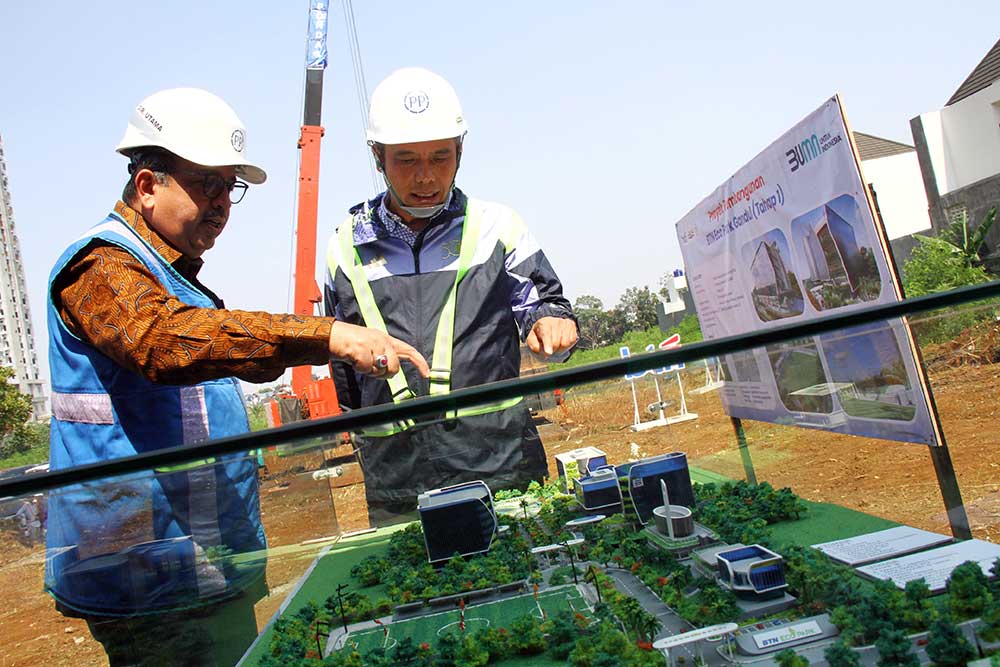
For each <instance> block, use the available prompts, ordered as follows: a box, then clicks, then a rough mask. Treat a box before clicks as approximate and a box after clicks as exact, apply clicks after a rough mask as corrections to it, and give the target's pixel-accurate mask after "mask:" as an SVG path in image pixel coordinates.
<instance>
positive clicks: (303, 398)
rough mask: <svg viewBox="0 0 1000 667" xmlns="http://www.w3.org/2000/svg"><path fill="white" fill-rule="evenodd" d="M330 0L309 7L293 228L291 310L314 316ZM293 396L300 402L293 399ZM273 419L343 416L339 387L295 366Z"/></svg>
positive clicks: (275, 402) (272, 406) (274, 405)
mask: <svg viewBox="0 0 1000 667" xmlns="http://www.w3.org/2000/svg"><path fill="white" fill-rule="evenodd" d="M328 9H329V0H312V2H311V3H310V7H309V32H308V37H307V39H308V46H307V49H306V81H305V94H304V95H303V105H302V106H303V110H302V128H301V131H300V134H299V141H298V148H299V150H300V151H301V154H300V157H299V188H298V193H299V195H298V207H297V211H298V214H297V218H296V226H295V269H294V275H295V291H294V304H293V308H294V310H293V312H294V313H295V314H296V315H305V316H311V315H314V314H315V312H316V305H317V304H318V303H320V302H321V301H322V295H321V293H320V290H319V286H318V285H317V284H316V227H317V219H318V210H319V164H320V143H321V140H322V138H323V133H324V130H323V126H322V124H321V123H322V109H323V71H324V70H325V69H326V62H327V48H326V36H327V18H328V17H327V14H328ZM295 400H298V401H299V404H298V405H296V404H295V403H294V401H295ZM269 407H270V409H269V415H268V417H269V419H268V421H269V423H270V424H271V425H273V426H278V425H280V424H282V423H286V422H288V421H295V420H296V419H300V418H303V417H306V418H309V419H317V418H320V417H329V416H332V415H338V414H340V405H339V403H338V401H337V390H336V388H335V386H334V384H333V380H332V379H330V378H323V379H321V380H313V379H312V368H311V367H310V366H296V367H295V368H293V369H292V385H291V395H287V394H286V395H284V396H279V398H278V399H275V400H273V401H272V402H271V404H270V406H269Z"/></svg>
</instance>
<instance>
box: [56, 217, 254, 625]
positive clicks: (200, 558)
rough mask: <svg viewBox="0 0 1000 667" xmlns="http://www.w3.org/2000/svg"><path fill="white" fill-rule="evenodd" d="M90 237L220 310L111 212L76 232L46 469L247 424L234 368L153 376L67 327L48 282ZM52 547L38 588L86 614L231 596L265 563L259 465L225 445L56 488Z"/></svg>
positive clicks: (184, 297) (158, 608)
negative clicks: (203, 456)
mask: <svg viewBox="0 0 1000 667" xmlns="http://www.w3.org/2000/svg"><path fill="white" fill-rule="evenodd" d="M95 239H100V240H101V241H103V242H105V243H110V244H113V245H115V246H118V247H120V248H123V249H124V250H127V251H128V252H129V253H131V254H132V255H133V256H135V257H136V258H137V259H138V260H139V261H141V262H142V263H143V264H144V265H145V266H146V267H147V268H148V269H149V270H150V271H152V273H153V274H154V275H155V276H156V277H157V278H158V279H159V281H160V282H161V283H162V284H163V285H164V287H165V288H166V289H167V291H169V292H171V293H172V294H174V295H175V296H177V298H179V299H180V300H181V301H183V302H184V303H187V304H190V305H192V306H196V307H200V308H214V307H216V306H215V304H214V302H213V301H212V300H211V299H210V298H209V297H208V296H206V295H205V294H204V293H202V292H201V291H199V290H198V289H197V288H195V287H194V286H193V285H192V284H191V283H190V282H189V281H187V280H186V279H184V278H183V277H182V276H181V275H180V274H179V273H177V271H176V270H175V269H174V268H173V267H171V266H170V265H169V264H168V263H167V261H166V260H165V259H164V258H163V257H162V256H161V255H160V254H159V253H157V252H156V251H155V250H153V248H152V247H151V246H150V245H149V244H148V243H146V242H145V241H144V240H143V239H142V238H141V237H140V236H139V235H138V234H137V233H136V232H135V231H134V230H133V229H132V227H130V226H129V225H128V224H127V223H126V222H125V220H124V219H123V218H122V217H121V216H120V215H119V214H117V213H112V214H110V215H109V216H108V217H107V218H106V219H105V220H104V221H103V222H102V223H101V224H99V225H97V226H96V227H94V228H93V229H91V230H90V231H88V232H87V233H86V234H85V235H84V236H83V237H81V238H80V239H78V240H77V241H76V242H75V243H73V244H72V245H71V246H70V247H69V248H68V249H67V250H66V251H65V252H64V253H63V254H62V256H61V257H60V258H59V260H58V261H57V262H56V265H55V268H54V269H53V271H52V274H51V276H50V278H49V299H48V326H49V362H50V366H51V375H52V415H53V417H52V424H51V441H50V459H49V465H50V468H51V469H52V470H59V469H63V468H72V467H74V466H79V465H84V464H88V463H96V462H100V461H106V460H108V459H114V458H118V457H122V456H132V455H135V454H139V453H143V452H149V451H153V450H157V449H163V448H165V447H173V446H177V445H182V444H183V445H186V444H193V443H195V442H199V441H204V440H208V439H212V438H221V437H225V436H230V435H236V434H240V433H245V432H246V431H247V430H249V424H248V421H247V414H246V407H245V404H244V402H243V393H242V391H241V389H240V386H239V382H238V381H237V380H236V379H235V378H224V379H221V380H213V381H208V382H202V383H200V384H197V385H192V386H173V385H162V384H155V383H153V382H150V381H149V380H146V379H145V378H143V377H142V376H140V375H138V374H136V373H135V372H133V371H131V370H128V369H125V368H122V367H121V366H119V365H118V364H116V363H115V362H114V361H112V360H111V359H109V358H108V357H107V356H105V355H104V354H102V353H101V352H99V351H98V350H97V349H95V348H94V347H92V346H91V345H89V344H88V343H86V342H84V341H82V340H80V339H79V338H77V337H76V336H75V335H73V334H72V333H71V332H70V331H69V330H68V329H67V328H66V326H65V324H64V323H63V321H62V318H61V317H60V316H59V313H58V311H57V309H56V307H55V305H54V304H53V301H52V288H53V285H54V283H55V281H56V278H57V277H58V276H59V274H60V273H61V272H62V271H63V270H64V269H65V268H66V266H67V265H68V264H69V263H70V262H71V261H72V260H73V259H74V258H75V257H76V256H77V255H78V254H79V253H80V252H81V251H82V250H83V249H84V248H85V247H86V246H87V245H88V244H89V243H91V242H92V241H93V240H95ZM122 335H126V332H122ZM47 546H48V553H47V558H46V570H45V588H46V590H48V591H49V592H50V593H51V594H52V595H53V597H55V598H56V600H58V601H59V602H60V603H61V604H63V605H64V606H66V607H68V608H70V609H72V610H75V611H78V612H81V613H84V614H96V615H110V616H119V615H131V614H136V613H153V612H162V611H172V610H178V609H184V608H188V607H193V606H200V605H204V604H210V603H213V602H216V601H219V600H222V599H225V598H228V597H231V596H233V595H235V594H236V593H238V592H240V591H241V590H243V589H245V588H247V587H248V586H250V585H251V584H253V583H255V582H257V581H258V580H259V579H260V577H261V576H263V573H264V549H265V548H266V542H265V539H264V529H263V526H262V525H261V521H260V508H259V498H258V490H257V466H256V464H255V462H254V459H253V458H249V457H244V456H240V455H231V456H226V457H222V458H219V459H215V460H213V461H199V462H196V463H193V464H190V465H186V466H174V467H171V468H169V469H163V470H156V471H152V470H150V471H145V472H142V473H137V474H130V475H127V476H122V477H115V478H109V479H102V480H100V481H97V482H91V483H85V484H77V485H73V486H69V487H64V488H62V489H56V490H54V491H52V493H51V495H50V498H49V518H48V531H47Z"/></svg>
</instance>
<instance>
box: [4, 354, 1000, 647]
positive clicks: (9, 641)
mask: <svg viewBox="0 0 1000 667" xmlns="http://www.w3.org/2000/svg"><path fill="white" fill-rule="evenodd" d="M990 347H992V345H990ZM963 350H964V351H963ZM963 355H964V356H963ZM928 357H929V358H928V359H927V362H928V367H929V368H931V369H932V370H931V380H932V388H933V391H934V395H935V398H936V402H937V407H938V410H939V412H940V415H941V421H942V424H943V427H944V431H945V434H946V436H947V441H948V447H949V451H950V454H951V458H952V461H953V462H954V467H955V470H956V473H957V478H958V483H959V486H960V488H961V492H962V496H963V498H964V501H965V506H966V511H967V513H968V517H969V521H970V523H971V526H972V530H973V535H974V536H975V537H977V538H979V539H984V540H988V541H991V542H997V543H1000V446H998V445H1000V435H998V432H997V429H996V428H995V421H996V418H997V414H996V413H997V398H996V397H997V394H998V389H1000V364H993V363H982V362H983V361H987V360H992V359H996V358H997V357H996V356H995V354H993V351H992V350H988V351H986V352H984V351H983V350H982V347H981V346H980V347H977V348H975V349H972V350H970V349H969V348H968V345H967V344H966V345H965V346H963V345H961V344H958V345H954V346H951V347H948V346H945V347H944V348H942V349H941V350H937V351H930V354H929V355H928ZM975 364H982V365H975ZM684 382H685V388H686V389H687V390H689V393H688V394H687V405H688V410H689V411H691V412H694V413H697V414H698V418H697V419H694V420H691V421H687V422H683V423H679V424H675V425H671V426H663V427H658V428H655V429H651V430H648V431H643V432H633V431H631V430H630V429H629V426H630V425H631V424H632V422H633V405H632V398H631V393H630V390H629V386H628V384H627V383H625V382H624V381H620V382H619V381H610V382H605V383H601V384H599V385H595V386H592V387H582V388H575V389H573V390H570V391H569V392H568V394H567V402H566V405H565V406H564V407H561V408H554V409H551V410H548V411H546V412H545V413H543V414H544V417H546V418H547V419H548V420H549V421H550V422H551V423H548V424H545V425H543V426H542V427H541V429H540V431H541V433H542V437H543V440H544V442H545V445H546V450H547V453H548V455H549V458H550V472H551V473H552V474H554V473H555V463H554V460H553V458H552V457H554V456H555V455H556V454H558V453H560V452H565V451H568V450H571V449H574V448H577V447H581V446H586V445H592V446H595V447H599V448H601V449H603V450H604V451H606V452H607V453H608V456H609V459H610V460H611V461H613V462H621V461H625V460H627V459H628V458H629V457H630V456H631V454H632V450H633V444H634V445H635V446H636V447H637V449H638V451H639V454H640V456H648V455H653V454H658V453H663V452H670V451H684V452H686V453H687V455H688V459H689V461H690V463H691V465H693V466H696V467H699V468H703V469H707V470H711V471H713V472H717V473H720V474H722V475H726V476H729V477H733V478H737V479H738V478H742V477H743V466H742V463H741V460H740V456H739V453H738V450H737V447H736V440H735V437H734V433H733V429H732V425H731V422H730V420H729V418H728V417H726V415H725V414H724V413H723V411H722V407H721V404H720V402H719V398H718V395H717V393H715V392H709V393H705V394H701V395H698V394H692V393H690V390H691V389H695V388H697V387H698V386H699V385H701V384H702V383H703V376H700V375H699V374H697V373H691V374H687V375H685V377H684ZM637 389H638V390H639V391H638V394H639V404H640V410H641V411H642V419H643V420H648V419H651V418H652V416H651V415H649V414H646V412H645V406H646V405H648V404H649V403H652V402H653V401H655V400H656V395H655V391H654V388H653V382H652V380H651V379H649V378H644V379H642V380H640V381H639V382H637ZM661 391H662V397H663V398H664V399H665V400H673V401H676V399H677V395H678V392H677V386H676V384H675V383H670V382H666V381H664V382H661ZM676 411H677V407H676V405H674V406H671V407H668V408H667V409H666V413H667V414H668V415H669V414H674V413H676ZM744 427H745V429H746V435H747V439H748V442H749V446H750V452H751V455H752V457H753V463H754V467H755V470H756V474H757V478H758V480H759V481H767V482H770V483H771V484H772V485H774V486H778V487H782V486H790V487H792V489H794V490H795V491H796V493H798V494H800V495H801V496H803V497H805V498H807V499H809V500H813V501H818V502H828V503H835V504H838V505H842V506H845V507H849V508H851V509H856V510H859V511H862V512H866V513H869V514H873V515H877V516H881V517H885V518H887V519H891V520H894V521H898V522H901V523H904V524H908V525H911V526H916V527H919V528H924V529H927V530H932V531H938V532H942V533H948V532H950V529H949V524H948V518H947V515H946V513H945V510H944V505H943V502H942V500H941V494H940V491H939V489H938V483H937V478H936V476H935V472H934V467H933V464H932V461H931V458H930V455H929V452H928V448H927V447H925V446H922V445H915V444H907V443H899V442H891V441H886V440H873V439H868V438H860V437H854V436H845V435H838V434H833V433H827V432H823V431H814V430H806V429H801V428H794V427H787V426H777V425H773V424H764V423H759V422H744ZM320 466H321V461H320V457H319V455H318V453H310V454H304V455H298V456H293V457H284V458H281V459H274V460H273V461H272V460H269V468H270V470H269V473H270V476H269V478H268V479H266V480H265V481H264V482H263V484H262V488H261V506H262V510H263V517H264V523H265V527H266V530H267V534H268V540H269V544H270V548H271V551H272V555H271V558H270V560H269V563H268V574H267V576H268V583H269V585H270V587H271V595H270V596H269V597H268V598H266V599H264V600H262V601H261V602H260V603H259V604H258V606H257V618H258V625H259V626H261V627H263V625H264V624H265V623H266V622H267V621H268V620H269V619H270V618H271V617H272V616H273V614H274V613H275V612H276V611H277V609H278V607H279V605H280V604H281V602H282V601H283V600H284V599H285V597H286V596H287V595H288V594H289V593H290V592H291V591H292V590H293V589H294V586H295V584H296V582H297V581H298V579H299V578H300V577H301V575H302V574H303V573H304V572H305V570H306V569H307V568H308V566H309V564H310V563H311V562H312V560H313V559H314V558H315V555H316V554H317V553H318V550H319V548H321V546H322V542H311V541H313V540H317V539H319V538H323V537H326V536H332V535H335V534H337V532H338V531H349V530H356V529H359V528H364V527H366V526H367V518H366V512H365V507H364V490H363V487H362V486H361V485H355V486H351V487H345V488H340V489H331V488H330V487H329V485H328V483H327V482H326V481H324V480H320V481H317V480H314V479H313V478H312V476H311V474H310V471H313V470H316V469H317V468H319V467H320ZM334 507H335V510H336V511H335V512H333V511H331V510H332V509H333V508H334ZM303 542H306V544H303ZM310 542H311V543H310ZM43 566H44V551H43V549H42V548H41V546H40V545H32V546H27V545H24V544H22V543H20V542H19V541H18V540H17V539H16V534H15V532H13V531H12V530H3V531H0V629H2V637H3V639H2V641H0V667H15V666H16V667H26V666H28V665H46V666H54V667H82V666H85V665H106V664H107V661H106V659H105V658H104V657H103V651H102V650H101V647H100V645H99V644H97V643H96V642H95V641H94V640H92V639H91V638H90V635H89V633H88V632H87V628H86V625H85V624H84V623H83V622H82V621H79V620H76V619H68V618H65V617H63V616H61V615H60V614H58V613H57V612H56V611H55V610H54V608H53V604H52V601H51V599H50V598H49V597H48V596H47V595H45V594H44V593H43V592H42V574H43Z"/></svg>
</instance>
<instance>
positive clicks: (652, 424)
mask: <svg viewBox="0 0 1000 667" xmlns="http://www.w3.org/2000/svg"><path fill="white" fill-rule="evenodd" d="M697 418H698V413H697V412H685V413H684V414H682V415H674V416H673V417H662V418H660V419H653V420H652V421H648V422H642V423H641V424H632V426H630V427H629V428H630V429H631V430H633V431H645V430H646V429H650V428H656V427H657V426H669V425H670V424H676V423H678V422H686V421H689V420H691V419H697Z"/></svg>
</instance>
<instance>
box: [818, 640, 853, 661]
mask: <svg viewBox="0 0 1000 667" xmlns="http://www.w3.org/2000/svg"><path fill="white" fill-rule="evenodd" d="M823 657H824V658H826V662H827V664H828V665H829V666H830V667H860V665H861V659H860V658H859V657H858V653H857V651H854V650H853V649H851V647H850V646H848V645H847V644H845V643H844V642H837V643H836V644H833V645H832V646H830V647H828V648H827V649H826V650H825V651H823Z"/></svg>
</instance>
